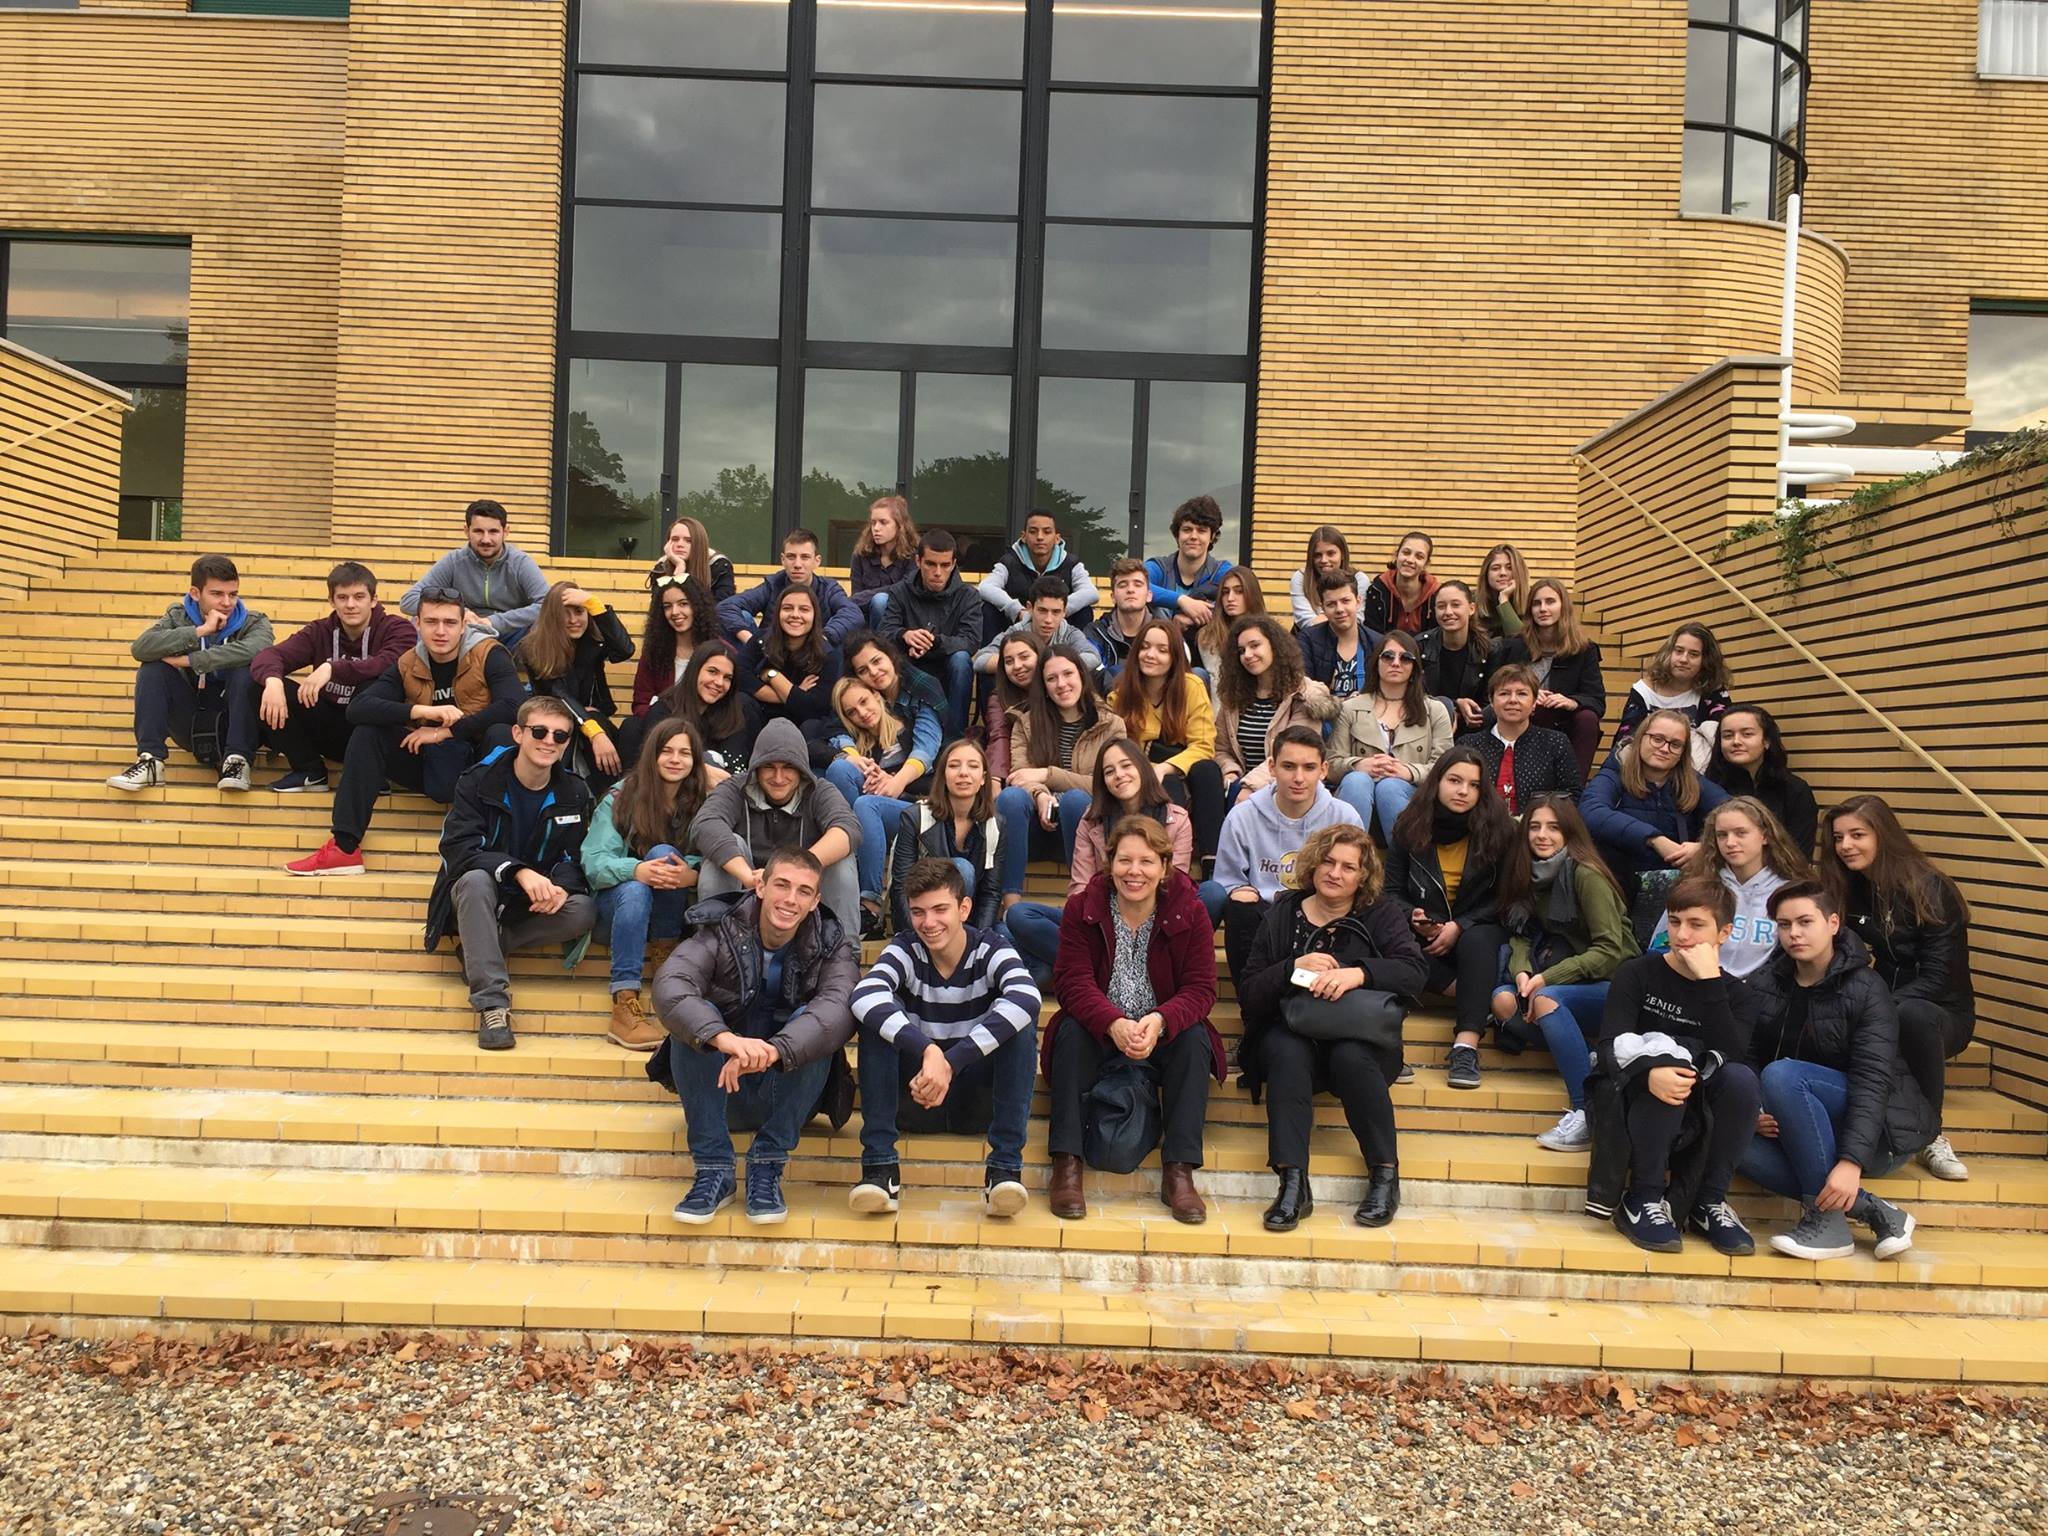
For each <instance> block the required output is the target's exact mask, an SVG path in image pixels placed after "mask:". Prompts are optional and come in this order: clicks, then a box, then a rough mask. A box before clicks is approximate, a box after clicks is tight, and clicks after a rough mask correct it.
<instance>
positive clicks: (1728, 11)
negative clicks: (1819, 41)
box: [1679, 0, 1807, 219]
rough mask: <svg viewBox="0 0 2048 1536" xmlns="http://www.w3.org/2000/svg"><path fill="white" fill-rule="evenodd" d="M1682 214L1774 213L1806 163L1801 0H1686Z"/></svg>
mask: <svg viewBox="0 0 2048 1536" xmlns="http://www.w3.org/2000/svg"><path fill="white" fill-rule="evenodd" d="M1690 6H1691V10H1690V15H1691V28H1690V31H1689V32H1688V34H1687V39H1686V42H1687V47H1686V74H1685V155H1684V166H1683V171H1682V173H1681V179H1680V187H1679V208H1680V210H1681V211H1682V212H1685V213H1722V214H1732V215H1734V216H1735V217H1737V218H1745V219H1780V218H1783V217H1784V215H1785V200H1786V198H1787V197H1788V196H1789V195H1790V194H1791V193H1792V192H1794V191H1796V190H1797V189H1798V188H1799V186H1800V184H1801V182H1802V181H1803V180H1804V177H1805V171H1806V158H1805V149H1806V134H1805V106H1806V83H1807V63H1806V6H1807V0H1690Z"/></svg>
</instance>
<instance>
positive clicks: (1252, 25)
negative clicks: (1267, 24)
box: [1052, 0, 1260, 85]
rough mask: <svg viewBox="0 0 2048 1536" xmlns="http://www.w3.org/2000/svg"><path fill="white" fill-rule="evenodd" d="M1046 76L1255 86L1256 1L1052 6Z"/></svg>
mask: <svg viewBox="0 0 2048 1536" xmlns="http://www.w3.org/2000/svg"><path fill="white" fill-rule="evenodd" d="M1052 17H1053V24H1052V77H1053V79H1055V80H1122V81H1129V82H1130V83H1131V84H1133V85H1257V84H1258V83H1259V24H1260V12H1259V5H1258V3H1257V0H1053V7H1052Z"/></svg>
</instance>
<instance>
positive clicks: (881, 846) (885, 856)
mask: <svg viewBox="0 0 2048 1536" xmlns="http://www.w3.org/2000/svg"><path fill="white" fill-rule="evenodd" d="M825 780H826V782H827V783H829V784H830V785H831V786H832V787H833V788H834V789H836V790H838V791H839V793H841V794H842V795H844V796H846V803H847V804H848V805H850V806H852V807H853V819H854V820H855V821H857V822H859V823H860V850H859V851H858V852H857V853H855V854H854V856H853V867H854V869H855V870H857V871H858V872H859V874H860V899H861V900H862V901H879V900H880V899H881V896H882V875H883V873H884V871H886V870H887V869H888V867H889V843H890V841H891V839H893V838H894V837H895V836H896V829H897V827H899V826H900V825H902V822H903V813H904V812H905V811H907V810H909V809H910V808H911V803H910V802H909V801H908V800H895V799H891V798H890V797H889V796H887V795H864V794H862V793H861V788H860V783H861V780H860V770H859V769H858V768H856V767H854V766H853V764H852V763H850V762H848V761H847V760H846V759H845V758H843V757H839V758H834V759H833V760H832V763H831V764H830V766H828V767H827V768H826V769H825Z"/></svg>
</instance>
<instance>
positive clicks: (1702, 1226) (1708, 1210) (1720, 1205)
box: [1688, 1200, 1756, 1259]
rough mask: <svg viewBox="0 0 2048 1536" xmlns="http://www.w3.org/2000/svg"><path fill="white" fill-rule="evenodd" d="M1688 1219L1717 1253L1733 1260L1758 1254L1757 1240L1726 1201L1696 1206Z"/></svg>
mask: <svg viewBox="0 0 2048 1536" xmlns="http://www.w3.org/2000/svg"><path fill="white" fill-rule="evenodd" d="M1688 1219H1689V1220H1690V1221H1691V1223H1692V1228H1693V1230H1694V1231H1695V1232H1698V1233H1701V1234H1702V1235H1704V1236H1705V1238H1706V1240H1707V1241H1708V1243H1710V1244H1711V1245H1712V1246H1713V1249H1714V1252H1716V1253H1720V1254H1726V1255H1727V1256H1728V1257H1729V1258H1731V1259H1746V1258H1748V1257H1749V1256H1750V1255H1751V1254H1752V1253H1755V1252H1756V1239H1755V1238H1754V1237H1752V1236H1751V1235H1750V1231H1749V1228H1747V1227H1745V1226H1744V1225H1743V1224H1742V1218H1741V1217H1740V1216H1738V1215H1736V1214H1735V1207H1734V1206H1732V1205H1730V1204H1729V1203H1728V1202H1727V1201H1726V1200H1716V1201H1715V1202H1714V1203H1713V1204H1711V1205H1696V1206H1694V1207H1693V1208H1692V1215H1691V1216H1690V1217H1689V1218H1688Z"/></svg>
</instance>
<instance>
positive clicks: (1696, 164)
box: [1678, 128, 1728, 213]
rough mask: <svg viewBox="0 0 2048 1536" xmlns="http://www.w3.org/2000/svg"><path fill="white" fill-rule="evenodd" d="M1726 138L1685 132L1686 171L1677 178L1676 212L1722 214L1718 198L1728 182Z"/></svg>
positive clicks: (1689, 131) (1724, 135) (1697, 130)
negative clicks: (1678, 181)
mask: <svg viewBox="0 0 2048 1536" xmlns="http://www.w3.org/2000/svg"><path fill="white" fill-rule="evenodd" d="M1727 153H1728V136H1727V135H1726V134H1721V133H1705V132H1702V131H1700V130H1699V129H1696V128H1688V129H1687V130H1686V134H1685V169H1684V170H1683V172H1681V174H1680V184H1679V192H1678V210H1679V212H1681V213H1721V212H1723V211H1724V210H1723V208H1722V204H1721V196H1722V191H1723V188H1724V183H1725V182H1726V180H1727V172H1728V166H1727Z"/></svg>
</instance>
